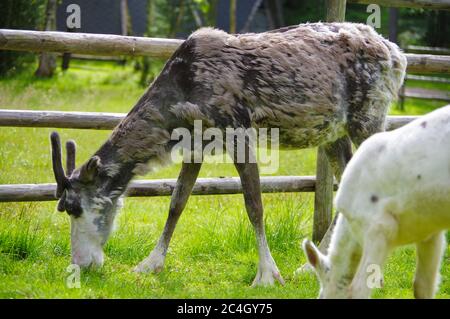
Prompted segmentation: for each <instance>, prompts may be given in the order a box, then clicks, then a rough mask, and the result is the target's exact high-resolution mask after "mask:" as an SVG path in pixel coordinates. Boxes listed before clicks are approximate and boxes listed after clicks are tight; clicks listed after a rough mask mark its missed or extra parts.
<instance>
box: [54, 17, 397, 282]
mask: <svg viewBox="0 0 450 319" xmlns="http://www.w3.org/2000/svg"><path fill="white" fill-rule="evenodd" d="M405 68H406V59H405V57H404V55H403V54H402V53H401V52H400V50H399V49H398V47H397V46H396V45H395V44H392V43H390V42H389V41H387V40H385V39H384V38H382V37H381V36H380V35H378V34H377V33H376V32H375V31H374V30H373V29H372V28H371V27H368V26H366V25H362V24H352V23H329V24H328V23H311V24H302V25H298V26H292V27H286V28H282V29H279V30H274V31H269V32H264V33H259V34H241V35H230V34H227V33H225V32H223V31H219V30H215V29H210V28H204V29H200V30H198V31H196V32H194V33H193V34H192V35H191V36H190V37H189V38H188V39H187V40H186V41H185V42H184V43H183V44H182V45H181V46H180V47H179V48H178V49H177V51H176V52H175V53H174V54H173V56H172V57H171V58H170V59H169V60H168V62H167V63H166V65H165V67H164V69H163V70H162V72H161V74H160V75H159V76H158V77H157V79H156V80H155V81H154V82H153V83H152V85H151V86H150V87H149V89H148V90H147V91H146V92H145V94H144V95H143V96H142V97H141V98H140V100H139V101H138V102H137V104H136V105H135V106H134V108H133V109H132V110H131V111H130V113H129V114H128V115H127V116H126V118H124V119H123V120H122V121H121V123H120V124H119V125H118V126H117V127H116V128H115V130H114V131H113V133H112V134H111V136H110V137H109V139H108V140H107V141H106V142H105V143H104V144H103V146H101V148H100V149H99V150H98V151H97V152H96V153H95V154H94V155H93V156H92V157H91V158H90V159H89V160H88V161H87V162H86V163H84V164H83V165H82V166H81V167H80V168H78V169H75V170H73V166H74V165H73V163H74V158H68V162H69V163H70V165H69V167H68V168H69V169H68V172H67V175H66V174H65V173H64V170H63V168H62V162H61V155H60V154H61V147H60V143H59V137H58V135H57V133H53V134H52V136H51V139H52V150H53V169H54V173H55V177H56V181H57V183H58V191H57V197H58V198H60V200H59V203H58V209H59V210H60V211H67V213H68V214H69V215H70V218H71V242H72V260H73V262H74V263H76V264H79V265H81V266H88V265H91V264H98V265H101V264H102V262H103V251H102V247H103V245H104V244H105V242H106V240H107V238H108V236H109V235H110V232H111V228H112V224H113V221H114V218H115V216H116V213H117V210H118V207H119V206H120V205H119V203H120V198H121V196H122V195H123V194H124V192H125V190H126V188H127V185H128V183H129V182H130V180H131V179H132V178H133V177H134V176H135V175H136V174H138V173H139V172H140V171H142V168H143V167H144V166H145V165H149V163H154V162H155V161H156V162H160V163H164V162H166V158H167V155H168V154H169V152H170V151H171V148H172V147H173V146H174V144H175V142H176V141H173V140H171V134H172V132H173V131H174V130H176V129H177V128H187V129H189V130H192V129H193V126H194V125H193V122H194V120H201V121H203V124H204V127H205V128H206V127H216V128H219V129H221V130H225V129H226V128H251V127H254V128H258V127H259V128H260V127H265V128H279V132H280V144H281V146H283V145H289V146H295V147H298V148H306V147H314V146H318V145H324V146H325V147H326V152H327V156H328V157H329V159H330V161H331V163H332V166H333V168H334V170H335V175H336V177H337V178H338V179H340V176H341V174H342V172H343V169H344V167H345V165H346V163H347V161H348V160H349V159H350V157H351V141H353V142H354V143H355V144H356V145H357V146H358V145H359V144H360V143H361V142H362V141H364V140H365V139H366V138H368V137H369V136H371V135H372V134H374V133H376V132H379V131H382V130H383V129H384V125H385V117H386V113H387V111H388V107H389V105H390V103H391V102H392V100H393V99H394V98H395V96H396V94H397V91H398V89H399V88H400V86H401V84H402V81H403V78H404V74H405ZM248 144H249V143H247V150H246V153H248V154H250V153H251V152H252V150H251V149H250V146H249V145H248ZM69 146H70V147H71V148H73V145H72V144H69ZM69 155H70V156H73V155H74V152H73V151H70V152H69ZM247 158H248V157H247ZM234 160H235V167H236V169H237V171H238V173H239V176H240V179H241V182H242V186H243V193H244V200H245V205H246V209H247V213H248V216H249V218H250V221H251V223H252V225H253V227H254V230H255V233H256V239H257V246H258V254H259V267H258V272H257V275H256V278H255V280H254V282H253V285H267V284H273V283H274V282H275V280H277V281H279V282H280V283H283V279H282V277H281V275H280V273H279V271H278V268H277V266H276V264H275V261H274V260H273V258H272V256H271V253H270V250H269V247H268V244H267V240H266V235H265V229H264V222H263V220H264V219H263V206H262V202H261V191H260V181H259V172H258V165H257V164H256V163H252V162H250V161H244V162H243V163H242V162H239V161H236V159H235V158H234ZM150 165H151V164H150ZM200 167H201V163H183V164H182V168H181V172H180V175H179V177H178V180H177V184H176V187H175V189H174V191H173V194H172V198H171V203H170V209H169V216H168V219H167V222H166V225H165V227H164V231H163V233H162V235H161V237H160V239H159V241H158V243H157V245H156V247H155V248H154V250H153V251H152V252H151V254H150V255H149V257H148V258H146V259H144V260H143V261H142V262H141V263H140V264H139V265H138V266H137V267H136V268H135V270H136V271H138V272H149V271H153V272H158V271H160V270H161V269H162V268H163V265H164V260H165V256H166V253H167V249H168V245H169V241H170V239H171V237H172V234H173V231H174V229H175V225H176V223H177V221H178V219H179V217H180V215H181V213H182V211H183V208H184V207H185V205H186V202H187V200H188V198H189V195H190V193H191V190H192V187H193V185H194V183H195V181H196V178H197V176H198V173H199V170H200ZM72 170H73V172H72Z"/></svg>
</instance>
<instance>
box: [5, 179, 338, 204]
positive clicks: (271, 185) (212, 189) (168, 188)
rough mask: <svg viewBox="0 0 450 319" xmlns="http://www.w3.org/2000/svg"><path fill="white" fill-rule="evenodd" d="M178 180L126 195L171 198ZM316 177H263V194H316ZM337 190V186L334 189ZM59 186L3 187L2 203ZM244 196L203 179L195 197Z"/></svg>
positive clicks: (229, 183)
mask: <svg viewBox="0 0 450 319" xmlns="http://www.w3.org/2000/svg"><path fill="white" fill-rule="evenodd" d="M175 184H176V179H160V180H137V181H133V182H131V183H130V185H129V187H128V189H127V192H126V195H127V196H130V197H142V196H145V197H148V196H170V195H172V191H173V189H174V187H175ZM315 186H316V179H315V177H314V176H264V177H261V191H262V192H263V193H292V192H314V191H315ZM334 188H335V189H337V185H336V184H335V185H334ZM55 190H56V184H9V185H0V202H25V201H53V200H56V197H55ZM239 193H242V185H241V181H240V179H239V177H223V178H199V179H197V182H196V183H195V186H194V189H193V191H192V195H226V194H239Z"/></svg>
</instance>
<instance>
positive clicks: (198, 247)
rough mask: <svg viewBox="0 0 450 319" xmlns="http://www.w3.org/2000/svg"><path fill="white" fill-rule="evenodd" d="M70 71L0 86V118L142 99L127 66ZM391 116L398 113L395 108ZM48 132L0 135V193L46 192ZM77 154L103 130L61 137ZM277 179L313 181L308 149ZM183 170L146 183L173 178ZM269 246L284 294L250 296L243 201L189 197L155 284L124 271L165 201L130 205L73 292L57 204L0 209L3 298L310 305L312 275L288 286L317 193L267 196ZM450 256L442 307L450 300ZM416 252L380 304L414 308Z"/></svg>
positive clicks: (161, 216) (152, 236) (251, 269)
mask: <svg viewBox="0 0 450 319" xmlns="http://www.w3.org/2000/svg"><path fill="white" fill-rule="evenodd" d="M73 66H74V67H73V68H71V69H70V70H69V71H68V72H67V73H65V74H63V73H58V74H57V76H56V77H55V78H54V79H51V80H36V79H34V78H33V77H32V76H31V75H30V74H31V73H32V71H31V70H30V71H29V73H28V74H27V73H24V74H19V75H16V76H14V77H11V78H7V79H2V80H0V108H10V109H32V110H78V111H104V112H127V111H128V110H129V109H130V108H131V107H132V106H133V105H134V103H135V102H136V101H137V99H138V98H139V96H140V95H141V94H142V93H143V91H144V89H143V88H141V87H139V86H138V85H137V81H138V78H139V76H138V74H136V73H134V72H133V71H132V68H131V67H130V66H118V65H116V64H113V63H99V62H97V63H86V62H75V63H74V64H73ZM442 105H443V104H442V103H441V102H425V101H419V100H413V99H408V100H407V103H406V111H405V112H404V113H402V114H423V113H425V112H429V111H430V110H432V109H434V108H436V107H439V106H442ZM393 112H394V113H397V114H400V113H399V112H398V111H396V110H395V108H393ZM50 131H51V129H45V128H0V172H1V173H0V184H12V183H44V182H53V174H52V170H51V160H50V152H49V138H48V137H49V133H50ZM58 131H59V132H60V133H61V135H62V139H63V140H66V139H68V138H73V139H75V140H76V141H77V144H78V154H77V158H78V160H77V161H78V164H80V163H82V162H83V161H84V160H86V159H87V158H88V156H89V155H91V154H92V153H93V152H94V151H95V150H96V149H97V148H98V147H99V146H100V145H101V144H102V142H103V141H104V140H105V139H106V138H107V136H108V134H109V132H108V131H93V130H92V131H91V130H58ZM280 156H281V159H280V160H281V161H280V170H279V171H278V172H277V175H314V173H315V172H314V167H315V150H303V151H299V150H295V151H281V152H280ZM178 170H179V165H173V166H169V167H164V168H161V169H160V170H158V171H156V172H154V173H152V174H149V175H147V176H145V177H142V178H175V177H176V176H177V173H178ZM200 175H201V176H202V177H213V176H236V172H235V170H234V168H233V167H232V165H231V164H220V165H214V164H204V167H203V168H202V171H201V174H200ZM263 201H264V206H265V212H266V213H265V219H266V225H267V233H268V241H269V244H270V247H271V249H272V252H273V255H274V258H275V260H276V261H277V264H278V266H279V268H280V270H281V272H282V274H283V276H284V279H285V280H286V286H285V287H280V286H275V287H270V288H256V289H253V288H250V287H249V286H250V284H251V282H252V280H253V277H254V275H255V274H256V265H257V252H256V245H255V239H254V235H253V231H252V228H251V226H250V223H249V221H248V219H247V216H246V213H245V209H244V206H243V200H242V197H241V196H240V195H227V196H192V197H191V198H190V200H189V203H188V205H187V207H186V210H185V212H184V213H183V215H182V217H181V220H180V222H179V224H178V226H177V229H176V231H175V235H174V238H173V240H172V244H171V246H170V249H169V252H168V256H167V260H166V267H165V269H164V271H163V272H162V273H160V274H158V275H153V274H148V275H142V274H135V273H132V272H131V269H132V268H133V267H134V266H135V265H136V264H137V263H138V262H139V261H140V260H142V259H143V258H145V257H146V256H147V255H148V253H149V252H150V251H151V249H152V248H153V246H154V245H155V243H156V241H157V239H158V237H159V235H160V233H161V231H162V228H163V225H164V222H165V219H166V215H167V211H168V205H169V198H168V197H158V198H139V199H136V198H134V199H127V200H126V202H125V207H124V209H123V210H122V212H121V213H120V215H119V216H118V220H117V222H118V223H117V224H118V228H117V230H116V231H115V232H114V233H113V235H112V237H111V238H110V240H109V242H108V244H107V245H106V248H105V252H106V256H107V257H106V261H105V265H104V267H103V268H102V269H97V270H95V269H91V270H85V271H83V272H82V273H81V288H80V289H69V288H67V286H66V278H67V277H68V276H69V275H70V273H69V272H67V270H66V268H67V266H68V265H69V264H70V244H69V240H70V238H69V227H70V225H69V218H68V217H67V215H66V214H65V213H58V212H57V211H56V209H55V203H54V202H42V203H3V204H0V298H73V297H79V298H115V297H119V298H196V297H199V298H200V297H202V298H314V297H316V296H317V293H318V283H317V281H316V279H315V277H314V276H313V275H311V274H304V275H301V276H300V277H299V278H296V279H294V278H293V272H294V270H295V269H296V268H297V267H298V266H300V265H301V264H303V263H304V262H305V258H304V256H303V253H302V252H301V251H300V248H299V246H300V243H301V240H302V239H303V238H305V237H310V236H311V228H312V212H313V195H312V194H311V193H309V194H306V193H304V194H266V195H263ZM448 256H449V255H448V251H447V255H446V259H445V261H444V264H443V267H442V273H443V282H442V285H441V288H440V291H439V294H438V297H441V298H442V297H443V298H448V297H450V282H449V280H448V278H450V268H449V257H448ZM414 258H415V253H414V250H413V249H412V248H411V247H406V248H403V249H399V250H397V251H396V252H395V253H394V254H393V256H392V257H391V258H390V260H389V263H388V265H387V267H386V274H385V287H384V288H383V289H380V290H377V291H375V293H374V296H375V297H378V298H411V297H412V289H411V286H412V278H413V273H414V264H415V259H414Z"/></svg>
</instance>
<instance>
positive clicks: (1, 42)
mask: <svg viewBox="0 0 450 319" xmlns="http://www.w3.org/2000/svg"><path fill="white" fill-rule="evenodd" d="M181 43H183V40H176V39H162V38H145V37H130V36H121V35H110V34H93V33H72V32H53V31H28V30H10V29H0V49H2V50H17V51H31V52H43V51H50V52H60V53H65V52H70V53H78V54H89V55H101V56H105V55H107V56H115V55H126V56H139V55H145V56H151V57H158V58H168V57H170V56H171V55H172V53H173V52H174V51H175V50H176V49H177V48H178V46H179V45H180V44H181Z"/></svg>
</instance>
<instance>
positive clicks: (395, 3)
mask: <svg viewBox="0 0 450 319" xmlns="http://www.w3.org/2000/svg"><path fill="white" fill-rule="evenodd" d="M347 2H348V3H360V4H372V3H376V4H379V5H381V6H386V7H404V8H424V9H433V10H450V1H449V0H347Z"/></svg>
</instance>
